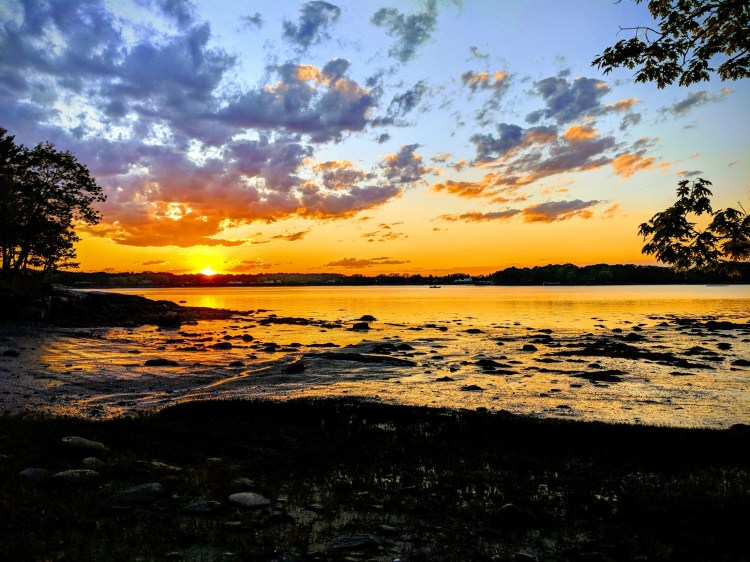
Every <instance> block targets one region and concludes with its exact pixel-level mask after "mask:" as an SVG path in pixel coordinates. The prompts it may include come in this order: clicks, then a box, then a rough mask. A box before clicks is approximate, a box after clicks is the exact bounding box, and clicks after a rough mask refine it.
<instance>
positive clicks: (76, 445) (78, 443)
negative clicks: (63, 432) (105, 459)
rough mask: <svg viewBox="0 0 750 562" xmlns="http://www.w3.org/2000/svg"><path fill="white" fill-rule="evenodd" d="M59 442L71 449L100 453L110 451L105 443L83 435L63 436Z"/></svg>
mask: <svg viewBox="0 0 750 562" xmlns="http://www.w3.org/2000/svg"><path fill="white" fill-rule="evenodd" d="M59 443H60V444H61V445H62V446H63V447H66V448H70V449H81V450H87V451H96V452H99V453H108V452H109V449H107V447H105V446H104V444H103V443H99V442H98V441H90V440H89V439H84V438H83V437H77V436H75V435H70V436H68V437H63V438H62V439H60V441H59Z"/></svg>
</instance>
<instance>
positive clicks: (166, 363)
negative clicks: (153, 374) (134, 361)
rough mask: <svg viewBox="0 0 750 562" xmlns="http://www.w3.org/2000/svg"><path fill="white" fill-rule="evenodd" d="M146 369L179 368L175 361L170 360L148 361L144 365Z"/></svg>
mask: <svg viewBox="0 0 750 562" xmlns="http://www.w3.org/2000/svg"><path fill="white" fill-rule="evenodd" d="M144 366H146V367H179V366H180V364H179V363H178V362H177V361H172V360H171V359H162V358H159V359H148V360H146V362H145V363H144Z"/></svg>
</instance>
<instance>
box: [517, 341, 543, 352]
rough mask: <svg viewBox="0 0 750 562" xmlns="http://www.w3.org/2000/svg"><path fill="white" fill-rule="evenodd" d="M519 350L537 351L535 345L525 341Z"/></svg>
mask: <svg viewBox="0 0 750 562" xmlns="http://www.w3.org/2000/svg"><path fill="white" fill-rule="evenodd" d="M521 351H539V350H538V348H537V347H536V346H535V345H532V344H530V343H527V344H524V346H523V347H522V348H521Z"/></svg>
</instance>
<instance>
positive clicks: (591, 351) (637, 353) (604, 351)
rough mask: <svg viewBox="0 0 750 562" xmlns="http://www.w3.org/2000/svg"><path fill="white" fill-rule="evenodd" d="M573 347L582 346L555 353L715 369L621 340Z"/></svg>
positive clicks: (566, 355)
mask: <svg viewBox="0 0 750 562" xmlns="http://www.w3.org/2000/svg"><path fill="white" fill-rule="evenodd" d="M571 347H580V349H571V350H566V351H557V352H555V353H553V355H558V356H565V357H569V356H573V355H582V356H593V357H612V358H622V359H631V360H638V359H648V360H649V361H656V362H658V363H661V364H663V365H670V366H673V367H681V368H684V369H690V368H693V369H713V367H712V366H711V365H705V364H703V363H692V362H690V361H688V360H687V359H682V358H680V357H676V356H675V355H673V354H672V353H666V352H658V351H649V350H645V349H640V348H638V347H635V346H633V345H629V344H626V343H623V342H619V341H611V340H607V339H599V340H596V341H594V342H591V343H583V344H572V346H571Z"/></svg>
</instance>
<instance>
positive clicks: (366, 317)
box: [357, 314, 377, 322]
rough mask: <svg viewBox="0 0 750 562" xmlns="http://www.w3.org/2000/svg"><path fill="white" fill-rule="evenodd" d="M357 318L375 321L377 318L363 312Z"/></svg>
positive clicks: (363, 320)
mask: <svg viewBox="0 0 750 562" xmlns="http://www.w3.org/2000/svg"><path fill="white" fill-rule="evenodd" d="M357 320H359V321H361V322H375V321H376V320H377V318H375V317H374V316H372V315H371V314H365V315H363V316H360V317H359V318H357Z"/></svg>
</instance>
